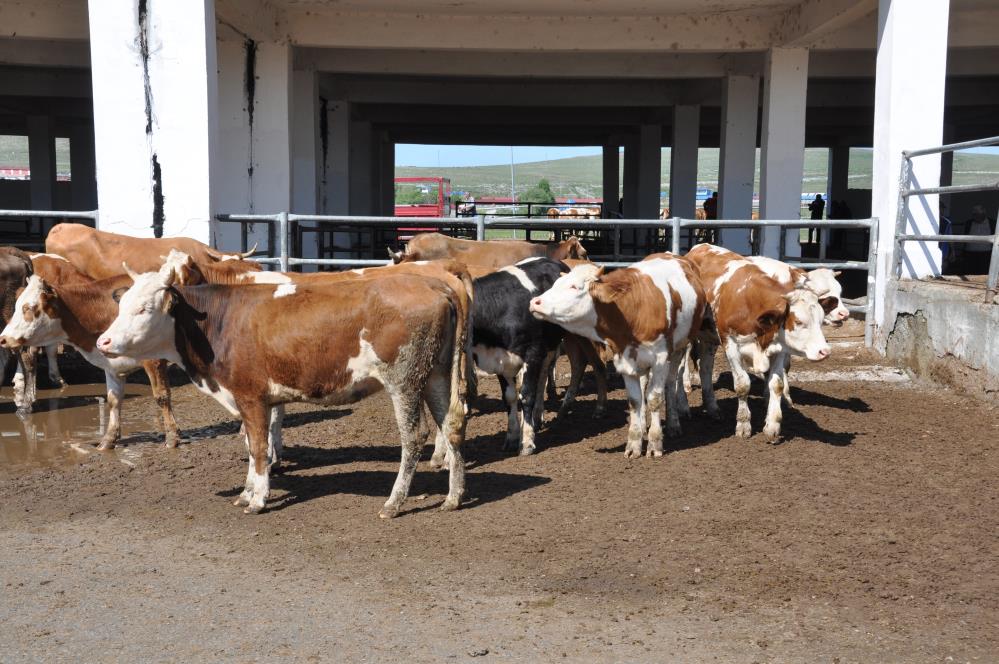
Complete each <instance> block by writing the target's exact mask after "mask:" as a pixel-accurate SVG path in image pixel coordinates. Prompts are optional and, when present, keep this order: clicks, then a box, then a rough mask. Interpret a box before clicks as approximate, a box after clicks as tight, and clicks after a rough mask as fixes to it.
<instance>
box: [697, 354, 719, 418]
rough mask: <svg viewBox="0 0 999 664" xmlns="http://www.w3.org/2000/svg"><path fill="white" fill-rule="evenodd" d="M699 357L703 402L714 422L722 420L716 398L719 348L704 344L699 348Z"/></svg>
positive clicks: (698, 366)
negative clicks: (715, 374) (716, 360)
mask: <svg viewBox="0 0 999 664" xmlns="http://www.w3.org/2000/svg"><path fill="white" fill-rule="evenodd" d="M698 350H699V353H698V355H699V357H698V360H697V371H698V373H699V374H700V378H701V402H702V403H703V404H704V410H705V411H707V413H708V417H710V418H711V419H713V420H720V419H721V411H720V410H719V409H718V399H716V398H715V382H714V373H715V353H716V351H717V350H718V346H716V345H714V344H709V343H702V344H700V346H699V349H698Z"/></svg>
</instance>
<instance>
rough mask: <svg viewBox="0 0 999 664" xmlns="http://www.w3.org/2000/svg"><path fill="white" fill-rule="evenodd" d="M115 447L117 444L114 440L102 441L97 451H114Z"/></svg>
mask: <svg viewBox="0 0 999 664" xmlns="http://www.w3.org/2000/svg"><path fill="white" fill-rule="evenodd" d="M114 446H115V442H114V441H113V440H102V441H101V442H100V443H98V444H97V450H98V451H99V452H107V451H109V450H113V449H114Z"/></svg>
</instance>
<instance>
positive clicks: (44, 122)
mask: <svg viewBox="0 0 999 664" xmlns="http://www.w3.org/2000/svg"><path fill="white" fill-rule="evenodd" d="M28 163H29V166H30V168H31V182H30V183H29V184H30V190H31V209H32V210H52V209H54V207H55V206H54V205H53V204H54V202H55V182H56V157H55V137H54V136H53V135H52V118H51V117H49V116H47V115H35V116H31V117H29V118H28Z"/></svg>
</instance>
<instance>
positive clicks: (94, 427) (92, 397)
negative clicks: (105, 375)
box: [0, 384, 150, 470]
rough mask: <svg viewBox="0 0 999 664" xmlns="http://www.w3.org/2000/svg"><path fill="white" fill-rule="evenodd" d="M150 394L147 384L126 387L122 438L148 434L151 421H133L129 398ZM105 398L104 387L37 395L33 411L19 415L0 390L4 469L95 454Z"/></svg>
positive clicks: (104, 417)
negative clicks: (136, 434) (142, 433)
mask: <svg viewBox="0 0 999 664" xmlns="http://www.w3.org/2000/svg"><path fill="white" fill-rule="evenodd" d="M149 394H150V390H149V387H147V386H145V385H128V386H126V388H125V403H124V404H123V408H122V438H127V437H128V436H129V435H131V434H132V433H134V432H137V431H146V430H148V429H149V423H148V422H146V421H142V420H138V419H137V418H135V417H134V416H133V417H132V418H130V417H129V413H130V411H131V412H133V413H134V411H135V408H134V406H133V407H132V408H129V406H130V405H132V404H130V403H129V402H130V401H131V399H132V398H134V397H141V396H148V395H149ZM106 395H107V391H106V388H105V386H104V385H103V384H91V385H70V386H68V387H66V388H65V389H62V390H39V391H38V401H36V402H35V405H34V409H33V412H31V413H30V414H28V415H18V414H17V412H16V408H15V406H14V401H13V393H12V391H11V389H10V388H4V389H2V390H0V468H4V469H7V470H11V469H13V470H16V469H18V468H30V467H37V466H56V465H63V464H70V463H75V462H77V461H79V460H80V459H81V458H82V457H83V456H84V455H86V454H89V453H92V452H94V451H95V450H94V448H93V446H94V445H95V444H96V443H97V442H98V441H99V440H100V438H101V436H102V435H103V434H104V430H105V429H104V427H105V425H106V423H107V403H106V401H105V398H106Z"/></svg>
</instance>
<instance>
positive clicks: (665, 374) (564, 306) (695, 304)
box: [530, 254, 706, 457]
mask: <svg viewBox="0 0 999 664" xmlns="http://www.w3.org/2000/svg"><path fill="white" fill-rule="evenodd" d="M705 305H706V300H705V295H704V291H703V289H702V288H701V282H700V279H699V277H698V274H697V268H696V267H695V266H694V265H693V264H691V263H690V262H689V261H687V260H686V259H684V258H680V257H677V256H673V255H672V254H654V255H652V256H649V257H648V258H646V259H645V260H644V261H642V262H640V263H635V264H633V265H631V266H630V267H627V268H624V269H622V270H616V271H614V272H612V273H610V274H605V273H604V271H603V268H600V267H598V266H596V265H580V266H577V267H575V268H573V269H572V270H571V271H570V272H569V273H568V274H565V275H563V276H562V277H560V278H559V279H558V280H557V281H556V282H555V284H554V285H553V286H552V287H551V288H550V289H549V290H548V291H546V292H545V293H542V294H541V295H540V296H538V297H536V298H534V299H533V300H532V301H531V305H530V308H531V312H532V313H533V314H534V315H535V316H536V317H538V318H541V319H543V320H547V321H550V322H552V323H556V324H557V325H560V326H562V327H563V328H565V329H566V330H569V331H570V332H573V333H575V334H578V335H580V336H585V337H587V338H588V339H592V340H593V341H596V342H598V343H600V344H606V345H607V346H608V347H609V348H610V349H611V350H612V351H613V353H614V366H615V367H616V368H617V370H618V373H620V374H621V375H622V377H623V378H624V382H625V387H626V388H627V390H628V405H629V410H630V414H631V418H630V424H629V427H628V445H627V447H626V448H625V455H626V456H628V457H639V456H641V454H642V440H643V438H646V437H647V439H648V441H649V447H648V454H649V456H662V454H663V433H662V423H661V422H660V410H661V408H662V406H663V393H664V392H665V394H666V416H667V424H666V431H667V433H668V434H669V435H670V436H677V435H679V434H680V414H681V411H682V412H683V414H685V415H686V414H687V412H689V409H688V408H687V407H686V402H685V400H684V401H679V400H678V398H677V390H676V385H677V380H676V379H677V371H678V369H679V366H680V362H681V360H682V359H683V354H684V350H685V349H686V347H687V344H688V343H689V340H690V337H691V335H693V334H696V333H697V332H698V331H699V330H700V326H701V320H702V318H703V316H704V311H705ZM647 418H648V430H647V432H646V419H647Z"/></svg>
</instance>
